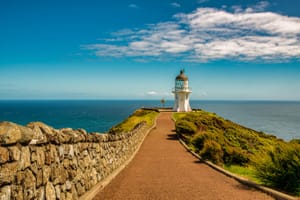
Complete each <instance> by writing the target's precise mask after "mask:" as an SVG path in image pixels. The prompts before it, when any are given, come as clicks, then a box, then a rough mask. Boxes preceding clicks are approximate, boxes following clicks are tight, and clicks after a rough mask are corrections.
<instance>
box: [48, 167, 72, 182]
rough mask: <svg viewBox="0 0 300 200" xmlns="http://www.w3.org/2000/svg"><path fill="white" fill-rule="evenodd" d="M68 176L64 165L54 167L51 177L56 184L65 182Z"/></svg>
mask: <svg viewBox="0 0 300 200" xmlns="http://www.w3.org/2000/svg"><path fill="white" fill-rule="evenodd" d="M67 178H68V174H67V172H66V170H65V169H64V167H63V166H62V165H58V166H55V167H52V169H51V176H50V179H51V180H52V182H53V184H54V185H57V184H63V183H65V182H66V181H67Z"/></svg>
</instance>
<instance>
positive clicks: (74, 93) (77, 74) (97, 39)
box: [0, 0, 300, 100]
mask: <svg viewBox="0 0 300 200" xmlns="http://www.w3.org/2000/svg"><path fill="white" fill-rule="evenodd" d="M299 8H300V1H299V0H272V1H256V0H234V1H233V0H226V1H225V0H189V1H184V0H177V1H175V0H174V1H172V0H165V1H161V0H147V1H146V0H144V1H141V0H140V1H132V0H130V1H128V0H118V1H113V0H101V1H96V0H86V1H82V0H72V1H71V0H51V1H50V0H44V1H33V0H27V1H21V0H2V1H1V2H0V27H1V31H0V76H1V78H0V99H161V98H166V99H172V98H173V96H172V93H171V90H172V88H173V87H174V78H175V77H176V75H177V74H178V73H179V71H180V69H182V68H184V69H185V72H186V74H187V75H188V77H189V79H190V86H191V87H192V90H193V93H192V94H191V99H204V100H210V99H213V100H224V99H225V100H227V99H228V100H300V78H299V77H300V12H299Z"/></svg>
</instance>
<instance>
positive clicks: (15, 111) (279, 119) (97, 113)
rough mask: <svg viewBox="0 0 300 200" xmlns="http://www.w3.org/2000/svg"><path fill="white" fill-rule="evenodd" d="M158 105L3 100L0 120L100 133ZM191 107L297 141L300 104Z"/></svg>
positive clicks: (144, 102)
mask: <svg viewBox="0 0 300 200" xmlns="http://www.w3.org/2000/svg"><path fill="white" fill-rule="evenodd" d="M172 105H173V101H171V100H169V101H168V100H167V101H166V104H165V106H166V107H171V106H172ZM159 106H161V103H160V101H159V100H12V101H6V100H2V101H0V121H12V122H15V123H18V124H21V125H26V124H28V123H29V122H32V121H41V122H44V123H46V124H48V125H50V126H52V127H54V128H64V127H70V128H74V129H75V128H84V129H86V130H87V131H88V132H100V133H103V132H107V131H108V130H109V129H110V128H111V127H112V126H114V125H116V124H118V123H120V122H121V121H123V120H124V119H126V118H127V117H128V116H129V115H130V114H131V113H132V112H133V111H134V110H136V109H138V108H141V107H159ZM191 107H192V108H200V109H203V110H207V111H209V112H214V113H217V114H218V115H220V116H222V117H224V118H226V119H229V120H231V121H234V122H237V123H239V124H241V125H243V126H246V127H249V128H252V129H255V130H257V131H263V132H265V133H269V134H273V135H276V136H277V137H278V138H282V139H284V140H286V141H289V140H291V139H300V102H288V101H204V100H203V101H202V100H199V101H191Z"/></svg>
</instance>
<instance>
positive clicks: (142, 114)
mask: <svg viewBox="0 0 300 200" xmlns="http://www.w3.org/2000/svg"><path fill="white" fill-rule="evenodd" d="M158 113H159V112H158V111H157V110H151V109H149V110H147V109H138V110H136V111H135V112H134V113H133V114H132V115H130V116H129V117H128V118H127V119H125V120H124V121H123V122H121V123H120V124H117V125H116V126H114V127H112V128H111V129H110V130H109V133H110V134H118V133H123V132H130V131H131V130H133V129H134V128H135V127H136V126H137V125H138V124H140V123H142V122H146V123H147V125H148V126H149V127H150V126H152V125H153V124H154V121H155V119H156V117H157V115H158Z"/></svg>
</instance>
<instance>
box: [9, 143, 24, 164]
mask: <svg viewBox="0 0 300 200" xmlns="http://www.w3.org/2000/svg"><path fill="white" fill-rule="evenodd" d="M8 150H9V157H10V160H11V161H18V160H19V159H20V158H21V151H20V149H19V148H18V147H17V146H11V147H8Z"/></svg>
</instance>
